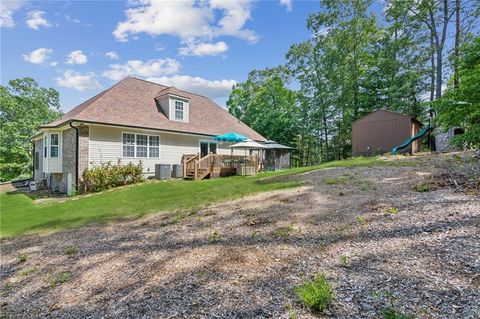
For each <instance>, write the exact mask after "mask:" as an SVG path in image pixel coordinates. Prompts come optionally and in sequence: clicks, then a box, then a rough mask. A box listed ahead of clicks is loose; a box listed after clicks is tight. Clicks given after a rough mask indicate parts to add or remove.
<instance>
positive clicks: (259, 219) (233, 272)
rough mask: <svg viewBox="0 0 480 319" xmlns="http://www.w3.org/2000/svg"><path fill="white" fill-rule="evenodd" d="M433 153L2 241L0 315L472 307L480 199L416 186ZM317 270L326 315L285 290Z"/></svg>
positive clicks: (474, 314)
mask: <svg viewBox="0 0 480 319" xmlns="http://www.w3.org/2000/svg"><path fill="white" fill-rule="evenodd" d="M439 160H441V158H435V157H423V158H420V159H418V160H416V162H417V165H415V166H411V167H406V166H400V167H374V168H338V169H329V170H322V171H314V172H310V173H306V174H301V175H297V176H294V177H287V178H288V179H300V180H303V181H304V182H305V184H304V186H302V187H301V188H297V189H290V190H282V191H275V192H269V193H262V194H258V195H254V196H248V197H245V198H242V199H240V200H235V201H230V202H226V203H222V204H218V205H214V206H211V207H207V208H205V209H202V210H199V211H191V212H188V216H186V214H185V212H178V213H177V212H171V213H169V214H163V215H160V214H159V215H155V216H150V217H146V218H141V219H136V220H129V221H122V222H116V223H112V224H106V225H105V224H103V225H93V226H87V227H81V228H78V229H75V230H70V231H65V232H61V233H55V234H49V235H43V236H24V237H19V238H14V239H7V240H3V241H2V242H1V248H2V258H1V272H0V279H1V297H2V302H1V310H2V312H1V313H2V316H3V317H6V318H9V317H11V318H40V317H41V318H318V317H322V316H326V317H335V318H379V317H381V315H380V313H381V311H382V309H384V308H386V307H391V308H393V309H395V310H396V311H398V312H402V313H405V314H412V315H414V316H415V317H418V318H479V317H480V306H479V305H480V199H479V198H478V196H475V195H468V194H463V193H460V192H457V191H455V190H454V189H450V188H443V189H437V190H435V191H429V192H423V193H419V192H416V191H414V190H412V187H413V186H414V185H416V184H417V183H418V182H422V181H425V180H426V179H427V178H428V176H429V175H430V174H431V173H432V172H434V170H435V168H434V166H435V165H433V163H434V162H435V161H439ZM139 205H141V203H139ZM178 216H184V217H178ZM68 247H73V249H72V248H70V251H66V250H65V249H66V248H68ZM67 252H69V253H67ZM21 254H26V255H28V259H27V260H26V261H24V262H21V261H19V255H21ZM342 256H343V257H342ZM342 259H343V261H344V262H343V263H342ZM319 272H323V273H324V274H325V275H326V276H327V278H328V280H329V281H330V282H331V283H332V285H333V289H334V301H333V303H332V305H331V306H330V308H329V309H328V311H327V313H326V314H323V315H318V314H312V313H311V312H309V311H308V310H307V309H304V308H302V306H301V305H300V304H299V302H298V300H297V299H296V297H295V294H294V292H293V288H294V287H295V286H296V285H298V284H299V283H301V282H302V281H303V280H305V279H307V278H311V277H312V276H313V275H314V274H315V273H319Z"/></svg>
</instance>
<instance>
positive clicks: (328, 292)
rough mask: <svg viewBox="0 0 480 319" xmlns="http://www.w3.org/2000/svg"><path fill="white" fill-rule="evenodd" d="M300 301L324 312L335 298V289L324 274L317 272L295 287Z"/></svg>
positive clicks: (314, 309) (312, 308)
mask: <svg viewBox="0 0 480 319" xmlns="http://www.w3.org/2000/svg"><path fill="white" fill-rule="evenodd" d="M295 293H296V294H297V296H298V298H299V299H300V301H301V302H302V303H303V304H304V305H305V306H306V307H308V308H310V309H311V310H313V311H316V312H324V311H325V310H327V308H328V306H329V305H330V303H331V302H332V300H333V289H332V286H331V285H330V283H329V282H328V280H327V278H326V277H325V275H324V274H317V275H316V276H315V278H314V279H313V280H309V281H306V282H304V283H303V284H301V285H300V286H298V287H296V288H295Z"/></svg>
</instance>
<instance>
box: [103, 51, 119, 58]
mask: <svg viewBox="0 0 480 319" xmlns="http://www.w3.org/2000/svg"><path fill="white" fill-rule="evenodd" d="M105 56H106V57H107V58H109V59H111V60H118V59H119V58H120V57H119V56H118V53H117V52H115V51H110V52H107V53H105Z"/></svg>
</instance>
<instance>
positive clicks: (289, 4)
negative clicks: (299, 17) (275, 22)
mask: <svg viewBox="0 0 480 319" xmlns="http://www.w3.org/2000/svg"><path fill="white" fill-rule="evenodd" d="M280 5H281V6H284V7H285V8H286V9H287V12H290V11H292V8H293V0H280Z"/></svg>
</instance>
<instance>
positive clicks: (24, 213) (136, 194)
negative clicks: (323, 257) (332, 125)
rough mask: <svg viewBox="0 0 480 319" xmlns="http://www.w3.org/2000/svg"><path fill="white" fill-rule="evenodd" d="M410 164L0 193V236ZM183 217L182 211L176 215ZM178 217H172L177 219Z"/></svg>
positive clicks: (195, 205) (360, 161)
mask: <svg viewBox="0 0 480 319" xmlns="http://www.w3.org/2000/svg"><path fill="white" fill-rule="evenodd" d="M377 165H379V166H399V165H412V164H411V163H410V164H409V163H406V162H404V161H393V160H381V159H379V158H376V157H370V158H364V157H358V158H353V159H348V160H343V161H333V162H328V163H324V164H322V165H317V166H310V167H301V168H293V169H289V170H284V171H279V172H262V173H260V174H257V175H256V176H249V177H247V176H234V177H229V178H220V179H214V180H204V181H194V182H192V181H183V180H171V181H167V182H147V183H142V184H138V185H131V186H127V187H123V188H118V189H113V190H109V191H105V192H103V193H98V194H92V195H90V196H89V195H87V196H76V197H73V198H69V199H66V200H65V201H63V202H48V203H47V202H46V203H41V204H39V203H36V202H35V201H34V200H33V199H32V198H30V197H28V196H27V195H26V194H23V193H17V192H12V193H2V194H0V204H1V213H0V237H1V238H7V237H13V236H19V235H23V234H32V233H33V234H37V233H45V232H54V231H60V230H64V229H68V228H74V227H78V226H81V225H85V224H90V223H99V222H110V221H113V220H118V219H122V218H137V217H141V216H144V215H147V214H153V213H160V212H167V211H194V210H198V209H200V208H202V207H205V206H207V205H209V204H212V203H218V202H221V201H226V200H230V199H234V198H240V197H243V196H246V195H249V194H252V193H258V192H265V191H272V190H279V189H285V188H291V187H298V186H300V185H301V183H300V182H298V181H286V180H285V179H284V178H283V177H284V176H287V175H292V174H300V173H305V172H309V171H313V170H317V169H325V168H335V167H371V166H377ZM180 218H182V217H180ZM178 221H179V220H176V222H178Z"/></svg>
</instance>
